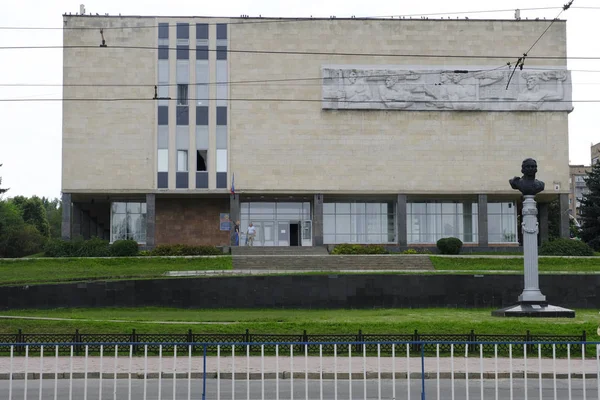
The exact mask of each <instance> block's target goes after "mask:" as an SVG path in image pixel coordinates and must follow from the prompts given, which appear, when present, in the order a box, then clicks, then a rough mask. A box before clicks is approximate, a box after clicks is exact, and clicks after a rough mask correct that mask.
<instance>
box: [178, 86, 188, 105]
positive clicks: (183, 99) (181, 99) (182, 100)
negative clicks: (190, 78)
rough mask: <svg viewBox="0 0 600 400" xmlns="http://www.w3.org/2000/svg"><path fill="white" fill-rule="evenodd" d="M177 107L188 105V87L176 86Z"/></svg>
mask: <svg viewBox="0 0 600 400" xmlns="http://www.w3.org/2000/svg"><path fill="white" fill-rule="evenodd" d="M177 105H178V106H187V105H188V85H177Z"/></svg>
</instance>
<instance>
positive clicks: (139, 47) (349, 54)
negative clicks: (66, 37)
mask: <svg viewBox="0 0 600 400" xmlns="http://www.w3.org/2000/svg"><path fill="white" fill-rule="evenodd" d="M159 48H160V49H165V50H177V47H167V46H164V47H163V46H160V47H153V46H110V45H108V47H106V48H101V47H99V46H87V45H86V46H84V45H67V46H0V50H39V49H102V51H106V49H125V50H158V49H159ZM185 49H186V50H189V51H190V52H195V51H197V49H196V48H194V47H189V48H188V47H186V48H185ZM199 51H210V52H215V51H216V52H226V53H243V54H287V55H316V56H355V57H407V58H408V57H414V58H463V59H510V58H514V56H509V55H473V56H470V55H459V54H390V53H344V52H318V51H291V50H234V49H226V50H221V49H200V50H199ZM529 58H531V59H536V60H600V57H582V56H529Z"/></svg>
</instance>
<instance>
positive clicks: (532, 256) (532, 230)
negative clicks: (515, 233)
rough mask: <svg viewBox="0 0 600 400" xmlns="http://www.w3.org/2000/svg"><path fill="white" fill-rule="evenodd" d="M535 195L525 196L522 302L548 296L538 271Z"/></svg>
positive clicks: (544, 298) (537, 300) (535, 300)
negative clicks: (543, 291)
mask: <svg viewBox="0 0 600 400" xmlns="http://www.w3.org/2000/svg"><path fill="white" fill-rule="evenodd" d="M534 197H535V195H524V196H523V198H524V200H523V223H522V224H521V225H522V231H523V254H524V258H525V288H524V289H523V293H521V295H520V296H519V301H521V302H536V303H538V302H544V301H546V296H544V295H543V294H542V292H541V291H540V284H539V278H538V276H539V273H538V243H537V235H538V221H537V207H536V206H535V200H534Z"/></svg>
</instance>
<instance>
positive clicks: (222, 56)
mask: <svg viewBox="0 0 600 400" xmlns="http://www.w3.org/2000/svg"><path fill="white" fill-rule="evenodd" d="M217 60H227V46H217Z"/></svg>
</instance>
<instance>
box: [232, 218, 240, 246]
mask: <svg viewBox="0 0 600 400" xmlns="http://www.w3.org/2000/svg"><path fill="white" fill-rule="evenodd" d="M233 234H234V235H235V236H234V238H233V245H234V246H239V245H240V221H236V223H235V225H234V226H233Z"/></svg>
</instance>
